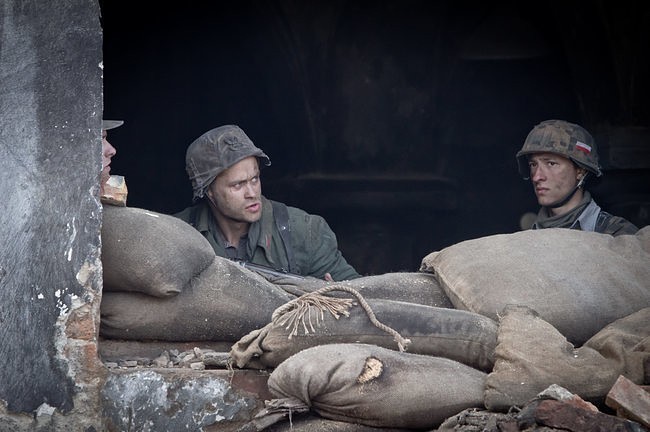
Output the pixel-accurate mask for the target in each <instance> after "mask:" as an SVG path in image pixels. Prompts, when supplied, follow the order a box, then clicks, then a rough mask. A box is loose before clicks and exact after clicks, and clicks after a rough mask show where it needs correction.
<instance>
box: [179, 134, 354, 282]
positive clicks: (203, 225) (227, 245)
mask: <svg viewBox="0 0 650 432" xmlns="http://www.w3.org/2000/svg"><path fill="white" fill-rule="evenodd" d="M185 162H186V171H187V174H188V175H189V178H190V181H191V183H192V189H193V191H194V201H195V202H196V204H195V205H193V206H190V207H188V208H186V209H185V210H183V211H181V212H179V213H177V214H176V215H175V216H176V217H178V218H180V219H182V220H184V221H185V222H188V223H190V224H191V225H193V226H194V227H195V228H196V229H197V230H198V231H199V232H201V233H202V234H203V235H204V236H205V238H206V239H207V240H208V241H209V242H210V244H211V245H212V247H213V248H214V250H215V252H216V254H217V255H218V256H222V257H225V258H230V259H235V260H237V261H242V262H245V263H253V264H257V265H261V266H264V267H269V268H272V269H274V270H279V271H284V272H290V273H295V274H299V275H303V276H313V277H316V278H319V279H326V280H337V281H339V280H346V279H353V278H357V277H360V275H359V274H358V273H357V272H356V270H355V269H354V268H353V267H352V266H351V265H350V264H348V263H347V261H346V260H345V258H343V256H342V254H341V252H340V251H339V249H338V243H337V240H336V236H335V234H334V232H332V230H331V229H330V227H329V226H328V224H327V222H326V221H325V219H323V218H322V217H320V216H317V215H311V214H308V213H306V212H304V211H303V210H301V209H298V208H295V207H289V206H286V205H285V204H283V203H280V202H277V201H271V200H269V199H267V198H265V197H264V196H262V183H261V180H260V165H262V164H263V165H266V166H269V165H271V160H270V159H269V157H268V156H267V155H266V154H265V153H264V152H263V151H262V150H261V149H259V148H257V147H256V146H255V145H254V144H253V142H252V141H251V139H250V138H249V137H248V136H247V135H246V134H245V133H244V131H243V130H242V129H241V128H239V127H238V126H235V125H225V126H220V127H217V128H215V129H212V130H210V131H208V132H206V133H204V134H203V135H201V136H200V137H199V138H197V139H196V140H195V141H194V142H192V144H190V146H189V147H188V149H187V152H186V158H185Z"/></svg>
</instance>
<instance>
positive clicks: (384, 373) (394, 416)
mask: <svg viewBox="0 0 650 432" xmlns="http://www.w3.org/2000/svg"><path fill="white" fill-rule="evenodd" d="M485 377H486V375H485V373H483V372H480V371H477V370H476V369H472V368H470V367H468V366H465V365H463V364H462V363H459V362H455V361H453V360H449V359H445V358H438V357H430V356H422V355H417V354H409V353H400V352H397V351H393V350H388V349H386V348H381V347H378V346H374V345H365V344H332V345H321V346H316V347H313V348H308V349H306V350H304V351H301V352H299V353H297V354H295V355H294V356H292V357H290V358H289V359H287V360H285V361H284V362H283V363H282V364H280V365H279V366H278V367H277V368H276V369H275V370H274V371H273V372H272V373H271V376H270V377H269V381H268V385H269V390H270V391H271V393H273V394H274V395H275V396H276V397H277V398H278V399H274V400H272V401H270V402H269V403H268V404H267V412H270V411H274V412H278V411H280V410H281V409H282V406H283V404H284V403H285V402H286V403H287V405H288V406H290V407H293V408H294V409H295V407H296V404H302V406H303V407H305V408H308V409H311V410H313V411H315V412H316V413H318V414H319V415H321V416H322V417H324V418H328V419H331V420H337V421H345V422H351V423H359V424H362V425H367V426H373V427H386V428H407V429H427V428H433V427H436V426H437V425H439V424H440V423H442V421H444V420H445V419H446V418H447V417H449V416H452V415H454V414H456V413H459V412H460V411H462V410H464V409H466V408H471V407H482V406H483V389H484V381H485Z"/></svg>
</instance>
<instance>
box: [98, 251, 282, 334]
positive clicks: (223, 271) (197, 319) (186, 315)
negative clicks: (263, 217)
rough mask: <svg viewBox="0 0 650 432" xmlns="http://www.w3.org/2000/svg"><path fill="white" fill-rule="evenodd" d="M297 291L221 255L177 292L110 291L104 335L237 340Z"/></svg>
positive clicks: (103, 304) (104, 310) (105, 296)
mask: <svg viewBox="0 0 650 432" xmlns="http://www.w3.org/2000/svg"><path fill="white" fill-rule="evenodd" d="M292 298H293V296H291V295H289V294H287V293H286V292H284V291H283V290H282V289H281V288H279V287H277V286H275V285H273V284H271V283H270V282H268V281H266V280H265V279H264V278H262V277H260V276H258V275H257V274H255V273H253V272H251V271H249V270H247V269H245V268H243V267H241V266H239V265H238V264H236V263H233V262H232V261H229V260H227V259H225V258H221V257H213V261H212V264H211V265H210V266H208V268H207V269H205V270H204V271H203V272H202V273H201V274H199V275H198V276H197V277H196V278H194V279H192V281H191V283H190V285H189V286H187V287H186V288H185V289H184V290H183V291H182V292H181V293H179V294H178V295H176V296H174V297H169V298H158V297H153V296H148V295H145V294H140V293H126V292H107V293H104V294H103V298H102V302H101V326H100V334H101V335H102V336H103V337H106V338H113V339H131V340H133V339H138V340H165V341H204V340H210V341H231V342H235V341H237V340H238V339H240V338H241V337H242V336H244V335H246V334H247V333H249V332H251V331H252V330H254V329H257V328H260V327H263V326H265V325H266V324H267V323H268V322H269V321H270V320H271V316H272V313H273V311H274V310H275V309H276V308H278V307H279V306H281V305H283V304H285V303H286V302H287V301H289V300H290V299H292Z"/></svg>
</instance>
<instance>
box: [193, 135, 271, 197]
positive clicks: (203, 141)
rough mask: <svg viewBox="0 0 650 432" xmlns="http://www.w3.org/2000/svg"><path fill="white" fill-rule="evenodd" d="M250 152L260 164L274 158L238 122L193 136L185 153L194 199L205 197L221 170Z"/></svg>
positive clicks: (267, 162) (244, 157) (268, 162)
mask: <svg viewBox="0 0 650 432" xmlns="http://www.w3.org/2000/svg"><path fill="white" fill-rule="evenodd" d="M249 156H256V157H257V158H258V160H259V161H260V163H261V164H264V165H266V166H269V165H271V159H269V157H268V156H267V155H266V154H265V153H264V152H263V151H262V150H261V149H259V148H257V147H255V144H253V141H251V139H250V138H249V137H248V135H246V134H245V133H244V131H243V130H241V128H240V127H239V126H237V125H225V126H219V127H218V128H214V129H211V130H209V131H207V132H206V133H204V134H203V135H201V136H200V137H198V138H197V139H196V140H194V142H192V144H190V146H189V147H188V148H187V152H186V153H185V169H186V171H187V174H188V175H189V177H190V181H191V183H192V190H193V191H194V201H196V200H198V199H199V198H203V196H204V195H205V191H206V190H207V189H208V187H209V186H210V184H211V183H212V182H213V181H214V179H215V178H216V177H217V176H218V175H219V174H221V173H222V172H223V171H225V170H227V169H228V168H230V167H231V166H233V165H234V164H236V163H237V162H239V161H241V160H243V159H246V158H247V157H249Z"/></svg>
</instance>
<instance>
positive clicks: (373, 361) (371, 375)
mask: <svg viewBox="0 0 650 432" xmlns="http://www.w3.org/2000/svg"><path fill="white" fill-rule="evenodd" d="M383 370H384V364H383V363H382V362H381V360H379V359H377V358H375V357H368V358H367V359H366V363H365V364H364V365H363V371H362V372H361V374H360V375H359V376H358V377H357V382H358V383H359V384H365V383H367V382H370V381H372V380H374V379H375V378H378V377H379V376H380V375H381V373H382V371H383Z"/></svg>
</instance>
